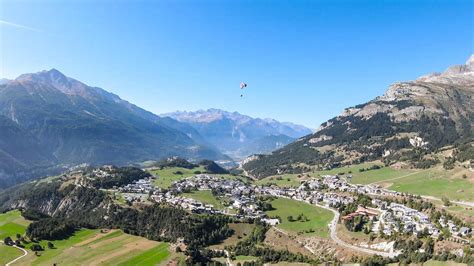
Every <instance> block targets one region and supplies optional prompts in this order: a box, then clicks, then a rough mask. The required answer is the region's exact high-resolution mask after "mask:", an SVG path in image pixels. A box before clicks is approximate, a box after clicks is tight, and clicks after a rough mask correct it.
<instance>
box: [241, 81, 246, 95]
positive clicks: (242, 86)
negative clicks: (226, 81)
mask: <svg viewBox="0 0 474 266" xmlns="http://www.w3.org/2000/svg"><path fill="white" fill-rule="evenodd" d="M244 88H247V84H246V83H244V82H240V89H241V90H243V89H244ZM240 97H244V94H240Z"/></svg>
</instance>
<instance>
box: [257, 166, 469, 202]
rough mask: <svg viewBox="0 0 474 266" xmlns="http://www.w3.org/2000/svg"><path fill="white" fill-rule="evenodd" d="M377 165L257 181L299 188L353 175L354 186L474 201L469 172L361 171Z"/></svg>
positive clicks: (419, 170)
mask: <svg viewBox="0 0 474 266" xmlns="http://www.w3.org/2000/svg"><path fill="white" fill-rule="evenodd" d="M374 164H378V165H381V163H379V162H373V163H364V164H358V165H352V166H347V167H341V168H336V169H331V170H325V171H314V172H310V173H306V174H303V175H296V174H288V175H281V176H280V177H281V178H277V176H271V177H267V178H264V179H262V180H259V181H256V183H257V184H268V183H276V184H277V185H278V186H280V187H297V186H299V185H300V183H301V181H303V180H305V179H308V178H312V177H320V176H322V175H334V174H339V173H341V174H342V173H344V174H345V175H348V174H351V175H352V179H350V180H348V181H349V182H351V183H354V184H371V183H376V184H380V185H383V186H385V187H387V188H389V189H392V190H396V191H400V192H408V193H412V194H419V195H427V196H434V197H438V198H441V197H448V198H449V199H452V200H464V201H474V175H473V174H472V173H470V172H469V171H468V170H467V169H463V168H455V169H453V170H444V169H443V168H442V167H441V166H437V167H434V168H430V169H426V170H423V169H393V168H390V167H382V168H381V169H377V170H370V171H363V172H360V171H359V169H362V168H369V167H370V166H372V165H374ZM464 174H466V175H467V176H468V178H467V179H464V178H462V176H463V175H464ZM308 176H309V177H308Z"/></svg>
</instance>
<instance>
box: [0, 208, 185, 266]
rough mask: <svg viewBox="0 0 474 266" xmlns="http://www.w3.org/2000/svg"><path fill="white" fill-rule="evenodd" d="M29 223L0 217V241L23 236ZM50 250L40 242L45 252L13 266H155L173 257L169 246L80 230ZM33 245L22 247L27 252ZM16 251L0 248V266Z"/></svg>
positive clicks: (13, 215) (14, 216) (116, 232)
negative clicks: (56, 265)
mask: <svg viewBox="0 0 474 266" xmlns="http://www.w3.org/2000/svg"><path fill="white" fill-rule="evenodd" d="M29 223H30V222H29V221H27V220H25V219H24V218H23V217H22V216H21V214H20V212H19V211H11V212H8V213H4V214H0V236H1V238H0V239H3V238H4V237H6V236H10V237H12V238H13V239H16V234H17V233H19V234H21V235H23V234H24V233H25V229H26V227H27V226H28V224H29ZM51 242H52V243H53V244H54V248H53V249H49V248H47V243H48V241H40V242H39V244H40V245H41V246H43V248H44V249H45V250H44V251H42V252H39V256H36V255H35V254H34V252H31V251H30V252H29V253H28V255H27V256H26V257H24V258H22V259H21V260H19V261H18V262H17V263H16V265H53V264H55V263H56V264H60V265H137V262H140V263H139V265H156V264H158V263H161V262H164V261H166V260H168V259H170V258H175V257H176V254H174V253H173V252H170V251H169V244H168V243H160V242H156V241H151V240H147V239H145V238H142V237H138V236H132V235H128V234H125V233H123V232H122V231H120V230H113V231H109V232H106V233H102V232H101V230H99V229H97V230H90V229H83V230H80V231H78V232H76V233H75V234H74V235H73V236H72V237H70V238H68V239H65V240H57V241H51ZM31 245H32V243H31V242H30V243H28V244H25V248H26V249H27V250H29V247H30V246H31ZM21 254H22V253H21V251H19V250H18V249H16V248H12V247H7V246H4V245H0V265H1V264H4V263H5V262H8V261H11V260H12V259H14V258H16V257H18V256H19V255H21Z"/></svg>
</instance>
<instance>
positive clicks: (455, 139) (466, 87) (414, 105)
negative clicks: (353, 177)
mask: <svg viewBox="0 0 474 266" xmlns="http://www.w3.org/2000/svg"><path fill="white" fill-rule="evenodd" d="M473 98H474V55H473V56H471V57H470V58H469V60H468V61H467V62H466V63H465V64H463V65H455V66H451V67H449V68H448V69H447V70H446V71H444V72H442V73H434V74H429V75H426V76H422V77H420V78H418V79H416V80H414V81H408V82H397V83H394V84H392V85H391V86H390V87H389V88H388V90H387V91H386V92H385V94H384V95H382V96H380V97H377V98H375V99H373V100H371V101H369V102H367V103H363V104H360V105H356V106H354V107H350V108H347V109H345V110H344V111H343V112H342V113H341V114H340V115H339V116H337V117H334V118H332V119H330V120H328V121H326V122H324V123H323V124H322V125H321V126H320V128H319V129H318V130H317V131H316V132H315V133H314V134H310V135H307V136H305V137H302V138H300V139H298V140H297V141H295V142H293V143H291V144H289V145H287V146H285V147H283V148H281V149H279V150H276V151H274V152H272V154H270V155H259V156H252V157H250V158H248V159H246V160H245V162H244V163H243V168H244V169H245V170H246V171H247V173H248V174H250V175H252V176H254V177H257V178H260V177H264V176H268V175H274V174H279V173H301V172H305V171H310V170H311V169H314V168H318V169H321V168H322V169H324V168H333V167H337V166H340V165H349V164H354V163H360V162H365V161H370V160H379V159H380V160H383V161H384V162H385V163H386V164H388V165H390V164H393V163H399V162H405V163H406V164H408V165H411V166H412V167H429V166H430V165H433V164H435V163H437V158H436V157H434V156H433V155H432V152H435V151H437V150H439V149H441V148H443V147H449V145H454V147H456V146H459V145H468V146H471V147H472V140H473V134H472V132H473V127H474V99H473ZM469 143H471V144H469ZM464 147H467V146H464ZM471 156H472V155H471ZM464 157H465V156H463V158H464ZM472 161H473V160H472V159H471V163H473V162H472Z"/></svg>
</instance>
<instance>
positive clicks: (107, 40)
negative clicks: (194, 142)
mask: <svg viewBox="0 0 474 266" xmlns="http://www.w3.org/2000/svg"><path fill="white" fill-rule="evenodd" d="M473 3H474V2H473V1H468V0H465V1H458V0H445V1H435V0H431V1H422V0H419V1H414V0H393V1H383V0H373V1H368V0H366V1H364V0H361V1H355V0H353V1H349V0H346V1H336V0H330V1H329V0H328V1H318V0H313V1H298V0H293V1H278V0H272V1H243V0H223V1H221V0H213V1H204V0H203V1H198V0H193V1H184V0H174V1H132V0H130V1H86V0H82V1H80V0H77V1H59V0H57V1H52V0H46V1H39V0H37V1H24V0H15V1H13V0H2V1H1V2H0V45H1V46H0V77H7V78H13V77H16V76H18V75H19V74H21V73H27V72H37V71H40V70H43V69H50V68H56V69H58V70H60V71H61V72H63V73H64V74H66V75H68V76H71V77H74V78H76V79H79V80H81V81H83V82H85V83H87V84H89V85H93V86H98V87H102V88H104V89H106V90H108V91H111V92H114V93H116V94H118V95H119V96H121V97H122V98H124V99H126V100H128V101H130V102H132V103H135V104H137V105H139V106H141V107H143V108H145V109H147V110H150V111H152V112H154V113H157V114H160V113H164V112H170V111H175V110H197V109H207V108H221V109H225V110H229V111H238V112H240V113H243V114H248V115H252V116H258V117H271V118H276V119H279V120H283V121H291V122H296V123H301V124H304V125H306V126H309V127H312V128H316V127H317V126H318V125H319V124H320V123H322V122H324V121H325V120H327V119H329V118H331V117H333V116H335V115H337V114H339V113H340V112H341V111H342V110H343V108H345V107H349V106H353V105H356V104H359V103H362V102H365V101H367V100H370V99H372V98H374V97H375V96H378V95H381V94H382V93H383V92H384V91H385V90H386V88H387V87H388V86H389V85H390V84H391V83H393V82H395V81H403V80H411V79H415V78H417V77H418V76H420V75H423V74H426V73H429V72H434V71H442V70H444V69H445V68H447V67H448V66H449V65H452V64H461V63H464V62H465V61H466V60H467V58H468V57H469V55H470V54H471V53H472V52H473V13H474V11H473V8H474V7H473ZM8 23H14V24H16V25H12V24H8ZM240 81H245V82H246V83H247V84H248V89H247V91H246V92H245V96H244V97H243V98H240V93H241V92H240V89H239V83H240Z"/></svg>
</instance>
